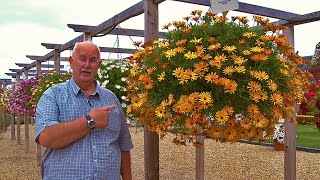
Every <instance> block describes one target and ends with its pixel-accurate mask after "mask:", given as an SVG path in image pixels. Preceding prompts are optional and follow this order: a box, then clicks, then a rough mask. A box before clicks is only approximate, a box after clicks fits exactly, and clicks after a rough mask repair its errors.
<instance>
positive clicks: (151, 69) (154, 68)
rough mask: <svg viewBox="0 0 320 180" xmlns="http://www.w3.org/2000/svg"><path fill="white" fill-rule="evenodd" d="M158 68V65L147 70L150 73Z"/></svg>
mask: <svg viewBox="0 0 320 180" xmlns="http://www.w3.org/2000/svg"><path fill="white" fill-rule="evenodd" d="M156 69H157V68H156V67H150V68H149V69H147V72H148V74H153V73H154V71H155V70H156Z"/></svg>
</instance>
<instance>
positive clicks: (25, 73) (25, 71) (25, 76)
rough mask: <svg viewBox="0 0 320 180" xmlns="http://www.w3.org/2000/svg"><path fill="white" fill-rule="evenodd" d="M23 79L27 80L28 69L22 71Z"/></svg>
mask: <svg viewBox="0 0 320 180" xmlns="http://www.w3.org/2000/svg"><path fill="white" fill-rule="evenodd" d="M23 75H24V79H28V69H24V70H23Z"/></svg>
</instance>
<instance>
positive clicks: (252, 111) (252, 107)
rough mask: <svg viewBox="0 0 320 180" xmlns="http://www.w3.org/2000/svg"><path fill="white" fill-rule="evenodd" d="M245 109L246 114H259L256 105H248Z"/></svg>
mask: <svg viewBox="0 0 320 180" xmlns="http://www.w3.org/2000/svg"><path fill="white" fill-rule="evenodd" d="M247 109H248V113H249V114H252V115H253V114H258V113H260V110H259V107H258V106H257V105H256V104H250V105H249V106H248V107H247Z"/></svg>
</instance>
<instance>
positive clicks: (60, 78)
mask: <svg viewBox="0 0 320 180" xmlns="http://www.w3.org/2000/svg"><path fill="white" fill-rule="evenodd" d="M71 76H72V75H71V73H66V74H56V73H55V71H51V72H48V73H46V74H45V75H43V76H42V77H40V79H41V80H39V82H38V83H37V85H36V86H34V87H33V88H32V89H31V91H32V95H31V100H30V103H31V104H32V108H36V106H37V104H38V101H39V99H40V97H41V96H42V94H43V93H44V92H45V91H46V90H47V89H48V88H49V87H51V86H53V85H55V84H58V83H62V82H65V81H67V80H69V79H70V78H71Z"/></svg>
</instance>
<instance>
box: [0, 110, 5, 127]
mask: <svg viewBox="0 0 320 180" xmlns="http://www.w3.org/2000/svg"><path fill="white" fill-rule="evenodd" d="M1 116H2V118H1V119H2V125H3V127H2V130H3V132H4V131H5V130H6V112H5V111H4V110H3V111H2V110H1Z"/></svg>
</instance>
